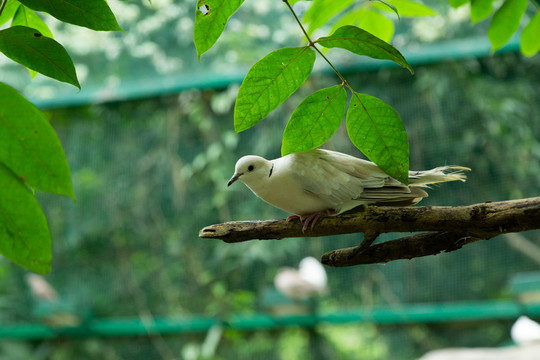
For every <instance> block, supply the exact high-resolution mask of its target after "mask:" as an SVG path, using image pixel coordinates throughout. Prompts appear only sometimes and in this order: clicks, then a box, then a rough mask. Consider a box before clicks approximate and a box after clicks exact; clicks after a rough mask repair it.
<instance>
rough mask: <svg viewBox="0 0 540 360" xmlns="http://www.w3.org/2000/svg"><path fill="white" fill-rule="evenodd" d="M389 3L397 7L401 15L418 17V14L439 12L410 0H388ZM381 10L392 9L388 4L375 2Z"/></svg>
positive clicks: (435, 13) (430, 14)
mask: <svg viewBox="0 0 540 360" xmlns="http://www.w3.org/2000/svg"><path fill="white" fill-rule="evenodd" d="M387 2H388V4H389V5H392V6H394V7H395V8H396V10H397V12H398V13H399V15H400V16H401V17H418V16H433V15H437V12H436V11H435V10H433V9H431V8H429V7H427V6H426V5H424V4H421V3H419V2H416V1H410V0H387ZM373 7H376V8H377V9H380V10H385V11H391V10H389V9H388V7H387V6H385V5H383V4H378V3H376V4H373Z"/></svg>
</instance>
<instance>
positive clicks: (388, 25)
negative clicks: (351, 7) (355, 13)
mask: <svg viewBox="0 0 540 360" xmlns="http://www.w3.org/2000/svg"><path fill="white" fill-rule="evenodd" d="M360 10H361V11H360V14H359V17H358V21H357V22H356V25H358V27H359V28H361V29H362V30H364V31H366V32H368V33H370V34H371V35H374V36H375V37H377V38H379V39H381V40H384V41H385V42H387V43H390V41H391V40H392V36H394V22H393V21H392V20H390V19H389V18H387V17H386V16H384V15H382V14H381V13H379V12H378V11H376V10H372V9H370V8H362V9H360Z"/></svg>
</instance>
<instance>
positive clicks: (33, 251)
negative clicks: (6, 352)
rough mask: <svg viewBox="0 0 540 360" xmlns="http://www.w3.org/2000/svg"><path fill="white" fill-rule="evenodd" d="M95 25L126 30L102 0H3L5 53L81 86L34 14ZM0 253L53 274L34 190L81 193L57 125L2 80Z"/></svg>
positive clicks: (0, 43)
mask: <svg viewBox="0 0 540 360" xmlns="http://www.w3.org/2000/svg"><path fill="white" fill-rule="evenodd" d="M34 10H36V11H42V12H46V13H47V14H49V15H52V16H54V17H56V18H57V19H59V20H61V21H64V22H68V23H71V24H75V25H79V26H84V27H88V28H90V29H94V30H122V29H121V28H120V27H119V26H118V23H117V22H116V19H115V17H114V14H113V13H112V11H111V10H110V9H109V6H108V5H107V2H106V1H104V0H93V1H87V0H70V1H68V0H50V1H37V0H20V1H17V0H0V25H3V24H6V23H7V22H9V21H10V20H11V24H10V27H8V28H5V29H3V30H0V52H2V53H3V54H4V55H5V56H6V57H8V58H9V59H11V60H13V61H15V62H17V63H19V64H21V65H23V66H25V67H27V68H28V70H29V71H30V74H31V75H32V77H34V75H35V74H36V73H37V72H39V73H41V74H43V75H45V76H48V77H50V78H53V79H56V80H58V81H62V82H66V83H68V84H72V85H74V86H76V87H78V88H80V85H79V81H78V79H77V74H76V71H75V66H74V65H73V61H72V60H71V57H70V56H69V54H68V53H67V51H66V50H65V49H64V47H63V46H62V45H60V44H59V43H58V42H56V41H55V40H53V34H52V33H51V31H50V29H49V28H48V27H47V25H46V24H45V23H44V22H43V20H42V19H41V18H40V17H39V16H38V15H37V14H36V13H35V12H34ZM0 97H1V98H2V104H1V105H0V120H1V121H0V130H1V131H0V168H1V174H0V176H1V179H0V181H1V182H2V188H1V189H0V191H1V192H2V194H1V195H0V197H1V204H0V207H1V210H2V211H1V217H0V229H1V231H0V236H1V238H0V252H1V253H2V254H3V255H4V256H5V257H6V258H8V259H10V260H11V261H13V262H15V263H16V264H19V265H21V266H23V267H25V268H27V269H29V270H32V271H35V272H39V273H47V272H49V271H50V262H51V236H50V234H49V229H48V226H47V221H46V219H45V217H44V215H43V213H42V211H41V208H40V206H39V204H38V202H37V201H36V199H35V197H34V194H33V192H32V191H31V190H30V189H29V187H30V188H34V189H38V190H41V191H46V192H51V193H55V194H59V195H65V196H69V197H71V198H73V199H75V196H74V193H73V188H72V184H71V174H70V171H69V166H68V163H67V160H66V157H65V155H64V151H63V150H62V145H61V144H60V141H59V140H58V137H57V136H56V133H55V131H54V130H53V128H52V127H51V125H50V124H49V122H48V121H47V120H46V119H45V118H44V116H43V115H42V114H41V113H40V112H39V110H38V109H37V108H36V107H34V106H33V105H32V104H31V103H30V102H29V101H27V100H26V99H25V98H24V97H23V96H21V95H20V94H19V93H18V92H17V91H16V90H14V89H13V88H12V87H10V86H8V85H6V84H4V83H0Z"/></svg>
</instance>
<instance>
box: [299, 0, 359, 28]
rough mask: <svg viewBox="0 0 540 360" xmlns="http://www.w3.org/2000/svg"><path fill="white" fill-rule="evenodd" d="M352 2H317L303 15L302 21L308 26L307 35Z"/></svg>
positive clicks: (325, 0) (352, 0)
mask: <svg viewBox="0 0 540 360" xmlns="http://www.w3.org/2000/svg"><path fill="white" fill-rule="evenodd" d="M353 2H354V0H340V1H336V0H317V1H314V2H313V4H312V5H311V6H310V7H309V9H308V11H306V14H305V15H304V21H305V22H306V23H307V24H308V25H309V26H308V33H310V34H311V33H313V31H315V30H317V29H318V28H320V27H321V26H323V25H324V24H326V23H327V22H328V20H330V19H331V18H333V17H334V16H335V15H337V14H338V13H340V12H341V11H343V10H345V9H346V8H347V7H349V6H350V5H351V4H352V3H353Z"/></svg>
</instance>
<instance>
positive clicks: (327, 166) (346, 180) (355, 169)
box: [290, 150, 387, 207]
mask: <svg viewBox="0 0 540 360" xmlns="http://www.w3.org/2000/svg"><path fill="white" fill-rule="evenodd" d="M354 160H360V159H356V158H354V157H352V156H348V155H344V154H340V153H335V152H330V151H323V150H311V151H304V152H299V153H294V154H292V157H291V159H290V161H291V164H290V166H291V168H292V169H294V170H293V174H294V176H295V178H296V180H297V181H298V182H299V183H300V184H301V186H302V188H303V189H304V191H306V192H308V193H310V194H313V195H315V196H317V197H319V198H321V199H322V200H324V201H326V202H328V203H329V204H331V205H332V206H333V207H338V206H339V205H341V204H343V203H344V202H346V201H350V200H351V199H355V198H358V197H359V196H360V194H361V193H362V192H363V190H364V187H366V186H368V187H382V186H384V179H383V178H377V177H373V176H370V174H371V172H370V169H368V168H363V167H362V165H364V164H358V163H356V162H355V161H354ZM368 164H369V163H368ZM368 167H369V165H368ZM383 174H384V173H383ZM385 176H387V175H386V174H385Z"/></svg>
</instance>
